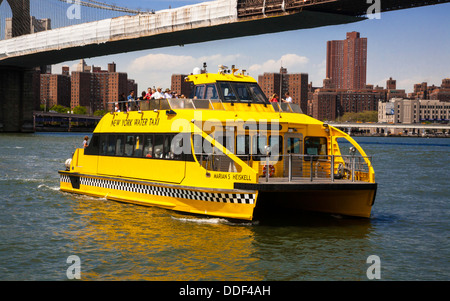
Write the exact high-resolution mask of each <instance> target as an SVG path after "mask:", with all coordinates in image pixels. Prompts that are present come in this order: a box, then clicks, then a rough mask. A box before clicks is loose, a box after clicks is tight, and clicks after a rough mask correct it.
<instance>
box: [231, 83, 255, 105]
mask: <svg viewBox="0 0 450 301" xmlns="http://www.w3.org/2000/svg"><path fill="white" fill-rule="evenodd" d="M234 88H235V89H236V93H237V94H238V97H239V100H240V101H243V102H251V101H252V96H251V95H250V93H249V90H248V89H247V86H246V84H243V83H242V84H240V83H239V84H235V85H234Z"/></svg>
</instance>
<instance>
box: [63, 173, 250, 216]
mask: <svg viewBox="0 0 450 301" xmlns="http://www.w3.org/2000/svg"><path fill="white" fill-rule="evenodd" d="M59 173H60V190H61V191H64V192H70V193H77V194H83V195H90V196H95V197H100V198H105V199H107V200H113V201H119V202H126V203H133V204H137V205H144V206H155V207H159V208H164V209H170V210H175V211H180V212H185V213H190V214H201V215H207V216H216V217H224V218H230V219H238V220H252V219H253V210H254V207H255V203H256V198H257V192H256V191H241V190H225V189H214V188H212V189H208V188H194V187H183V186H178V185H169V184H164V183H154V182H147V181H139V180H131V179H123V178H117V177H107V176H97V175H83V174H76V173H71V172H64V171H60V172H59Z"/></svg>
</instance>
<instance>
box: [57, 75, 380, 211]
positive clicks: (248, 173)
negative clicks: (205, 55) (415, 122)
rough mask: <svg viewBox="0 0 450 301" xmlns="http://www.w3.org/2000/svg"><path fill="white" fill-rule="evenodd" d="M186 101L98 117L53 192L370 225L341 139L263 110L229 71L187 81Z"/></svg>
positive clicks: (354, 159)
mask: <svg viewBox="0 0 450 301" xmlns="http://www.w3.org/2000/svg"><path fill="white" fill-rule="evenodd" d="M186 81H188V82H191V83H192V84H193V97H192V98H189V99H182V98H168V99H158V100H146V101H143V102H141V103H140V107H139V109H137V110H135V111H129V112H112V113H108V114H106V115H105V116H104V117H103V118H102V119H101V121H100V122H99V123H98V125H97V127H96V129H95V130H94V132H93V135H92V139H91V142H90V144H89V146H88V147H86V148H85V149H83V148H80V149H76V151H75V152H74V153H73V156H72V158H70V159H68V160H67V161H66V168H65V170H60V171H59V174H60V190H61V191H65V192H71V193H78V194H85V195H90V196H96V197H101V198H106V199H108V200H114V201H120V202H129V203H134V204H139V205H148V206H157V207H161V208H165V209H171V210H175V211H179V212H184V213H189V214H201V215H207V216H215V217H224V218H228V219H237V220H253V219H254V218H255V216H257V215H258V214H259V213H267V212H269V213H272V212H281V213H283V212H285V213H292V212H297V210H300V211H302V212H303V211H317V212H324V213H331V214H339V215H343V216H356V217H366V218H367V217H370V214H371V208H372V205H373V203H374V200H375V194H376V189H377V184H376V183H375V174H374V170H373V167H372V164H371V162H370V158H369V157H368V156H367V155H366V154H365V153H364V150H363V149H362V148H361V147H360V146H359V145H358V144H357V143H356V142H355V141H354V140H353V139H352V138H351V137H350V136H349V135H347V134H346V133H344V132H342V131H340V130H338V129H336V128H334V127H332V126H329V125H327V124H326V123H323V122H321V121H318V120H316V119H314V118H311V117H309V116H307V115H305V114H303V113H302V111H301V109H300V106H299V105H298V104H294V103H284V102H282V103H271V102H269V101H268V99H267V97H266V96H265V95H264V93H263V92H262V90H261V88H260V87H259V86H258V84H257V81H256V80H255V79H254V78H252V77H250V76H249V75H247V74H245V72H243V71H239V70H237V69H235V68H234V67H233V68H231V70H230V69H228V68H226V67H223V66H222V67H221V68H220V69H219V71H218V73H201V74H192V75H190V76H187V77H186Z"/></svg>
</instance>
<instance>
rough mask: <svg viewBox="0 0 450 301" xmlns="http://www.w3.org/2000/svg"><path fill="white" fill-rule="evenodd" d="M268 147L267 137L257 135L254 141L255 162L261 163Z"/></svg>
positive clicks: (253, 153)
mask: <svg viewBox="0 0 450 301" xmlns="http://www.w3.org/2000/svg"><path fill="white" fill-rule="evenodd" d="M266 145H267V137H266V136H260V135H255V136H253V139H252V156H253V160H255V161H261V160H264V158H263V157H265V156H266V151H265V147H266Z"/></svg>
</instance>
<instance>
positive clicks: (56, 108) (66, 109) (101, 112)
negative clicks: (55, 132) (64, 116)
mask: <svg viewBox="0 0 450 301" xmlns="http://www.w3.org/2000/svg"><path fill="white" fill-rule="evenodd" d="M40 108H41V111H45V106H44V105H41V106H40ZM48 111H49V112H50V111H55V112H57V113H70V112H71V111H72V113H73V114H77V115H86V114H87V110H86V107H83V106H76V107H74V108H73V110H72V109H71V108H69V107H65V106H62V105H54V106H52V107H51V108H50V109H49V110H48ZM106 113H108V112H107V111H105V110H97V111H95V112H94V116H103V115H105V114H106Z"/></svg>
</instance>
